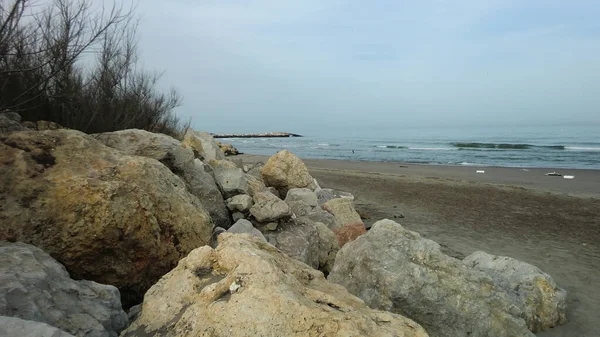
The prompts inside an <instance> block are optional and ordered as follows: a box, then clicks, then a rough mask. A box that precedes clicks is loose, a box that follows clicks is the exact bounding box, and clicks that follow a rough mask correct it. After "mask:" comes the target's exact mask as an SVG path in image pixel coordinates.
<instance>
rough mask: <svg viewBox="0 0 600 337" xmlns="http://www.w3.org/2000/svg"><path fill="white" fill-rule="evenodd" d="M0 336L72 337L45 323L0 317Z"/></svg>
mask: <svg viewBox="0 0 600 337" xmlns="http://www.w3.org/2000/svg"><path fill="white" fill-rule="evenodd" d="M0 336H3V337H74V336H73V335H71V334H70V333H67V332H64V331H62V330H60V329H58V328H56V327H53V326H50V325H48V324H46V323H42V322H36V321H29V320H24V319H20V318H17V317H4V316H0Z"/></svg>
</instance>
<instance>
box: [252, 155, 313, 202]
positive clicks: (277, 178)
mask: <svg viewBox="0 0 600 337" xmlns="http://www.w3.org/2000/svg"><path fill="white" fill-rule="evenodd" d="M261 175H262V178H263V180H264V182H265V184H266V185H267V186H273V187H275V188H276V189H277V190H278V191H279V194H280V195H281V196H285V195H287V192H288V190H290V189H292V188H302V187H307V188H310V189H313V190H314V188H315V185H314V179H313V177H311V176H310V173H309V172H308V168H306V165H304V163H303V162H302V160H300V158H298V157H296V155H294V154H293V153H291V152H289V151H287V150H283V151H280V152H278V153H277V154H275V155H274V156H272V157H271V158H269V160H268V161H267V163H266V164H265V166H264V167H263V168H262V169H261Z"/></svg>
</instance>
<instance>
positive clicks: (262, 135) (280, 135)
mask: <svg viewBox="0 0 600 337" xmlns="http://www.w3.org/2000/svg"><path fill="white" fill-rule="evenodd" d="M211 135H212V136H213V137H214V138H285V137H302V135H299V134H297V133H290V132H264V133H213V134H211Z"/></svg>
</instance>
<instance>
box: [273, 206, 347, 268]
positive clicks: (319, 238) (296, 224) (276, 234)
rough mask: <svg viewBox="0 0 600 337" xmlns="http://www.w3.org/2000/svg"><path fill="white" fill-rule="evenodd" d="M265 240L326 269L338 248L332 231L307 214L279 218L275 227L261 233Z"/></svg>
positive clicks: (291, 254)
mask: <svg viewBox="0 0 600 337" xmlns="http://www.w3.org/2000/svg"><path fill="white" fill-rule="evenodd" d="M265 237H266V238H267V241H269V242H270V243H271V244H273V245H274V246H275V247H277V248H279V249H280V250H281V251H282V252H284V253H286V254H287V255H288V256H290V257H292V258H294V259H296V260H298V261H302V262H304V263H306V264H307V265H309V266H311V267H313V268H315V269H318V270H320V271H322V272H324V273H329V272H330V271H331V269H332V268H333V263H334V262H335V255H336V254H337V252H338V250H339V246H338V242H337V238H336V235H335V234H334V233H333V232H332V231H331V229H329V228H327V226H325V225H324V224H322V223H320V222H313V221H311V220H309V219H307V218H302V217H300V218H297V219H290V220H288V221H282V223H281V224H279V225H278V226H277V230H276V231H269V232H267V233H266V234H265Z"/></svg>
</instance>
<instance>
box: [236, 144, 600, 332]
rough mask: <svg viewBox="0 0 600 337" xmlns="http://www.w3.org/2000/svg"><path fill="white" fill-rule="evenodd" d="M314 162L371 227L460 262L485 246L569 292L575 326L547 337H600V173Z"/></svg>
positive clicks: (316, 172) (318, 174)
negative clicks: (393, 227)
mask: <svg viewBox="0 0 600 337" xmlns="http://www.w3.org/2000/svg"><path fill="white" fill-rule="evenodd" d="M239 157H241V158H242V159H243V161H244V162H256V161H262V162H266V160H267V159H268V158H267V157H266V156H254V155H243V156H239ZM304 162H305V163H306V164H307V166H308V167H309V170H310V172H311V174H312V175H313V177H315V178H316V179H317V180H318V181H319V183H320V185H321V186H322V187H328V188H333V189H339V190H342V191H347V192H350V193H352V194H354V195H355V197H356V207H357V210H359V212H360V213H362V214H363V215H364V216H366V217H368V219H365V223H366V224H367V225H371V224H372V223H373V222H375V221H377V220H380V219H383V218H389V219H392V220H396V221H397V222H399V223H401V224H402V225H403V226H405V227H406V228H408V229H411V230H414V231H417V232H420V233H421V234H422V235H423V236H425V237H427V238H430V239H432V240H434V241H436V242H438V243H439V244H440V245H441V246H442V247H443V248H444V250H445V252H446V253H447V254H449V255H452V256H455V257H457V258H462V257H464V256H466V255H469V254H470V253H472V252H473V251H476V250H483V251H486V252H489V253H492V254H496V255H506V256H511V257H514V258H517V259H520V260H523V261H526V262H528V263H531V264H533V265H536V266H538V267H539V268H540V269H542V270H543V271H545V272H547V273H548V274H550V275H551V276H552V277H553V278H554V280H555V281H556V283H557V284H558V285H559V286H560V287H562V288H564V289H566V290H567V292H568V319H569V322H568V323H566V324H565V325H563V326H560V327H557V328H555V329H552V330H550V331H547V332H543V333H539V334H537V336H548V337H549V336H552V337H557V336H561V337H562V336H564V337H571V336H586V337H587V336H590V337H593V336H600V246H599V245H600V170H566V169H529V170H527V171H524V170H522V169H519V168H495V167H482V168H477V167H456V166H433V165H432V166H428V165H413V164H401V163H376V162H354V161H341V160H315V159H306V160H304ZM476 170H484V171H485V173H483V174H478V173H476ZM554 171H555V172H557V173H560V174H563V175H574V176H575V179H573V180H568V179H564V178H563V177H552V176H546V175H545V174H546V173H548V172H554Z"/></svg>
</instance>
